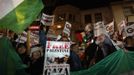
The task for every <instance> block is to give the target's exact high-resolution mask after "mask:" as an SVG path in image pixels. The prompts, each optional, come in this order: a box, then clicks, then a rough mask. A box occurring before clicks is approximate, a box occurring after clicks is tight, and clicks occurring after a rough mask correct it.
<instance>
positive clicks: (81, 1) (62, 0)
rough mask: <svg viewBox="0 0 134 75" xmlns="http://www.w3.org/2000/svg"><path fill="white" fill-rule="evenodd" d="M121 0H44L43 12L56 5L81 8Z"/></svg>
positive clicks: (52, 8)
mask: <svg viewBox="0 0 134 75" xmlns="http://www.w3.org/2000/svg"><path fill="white" fill-rule="evenodd" d="M114 1H122V0H44V2H45V6H46V7H45V12H47V13H51V12H52V11H53V10H54V9H55V8H56V7H57V6H60V5H65V4H71V5H73V6H76V7H78V8H80V9H81V10H85V9H90V8H97V7H100V6H108V5H109V3H110V2H114Z"/></svg>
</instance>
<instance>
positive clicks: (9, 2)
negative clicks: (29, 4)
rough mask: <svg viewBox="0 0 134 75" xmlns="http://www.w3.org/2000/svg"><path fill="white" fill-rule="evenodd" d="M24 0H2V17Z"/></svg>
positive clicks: (0, 13) (0, 5)
mask: <svg viewBox="0 0 134 75" xmlns="http://www.w3.org/2000/svg"><path fill="white" fill-rule="evenodd" d="M23 1H24V0H0V19H2V18H3V17H4V16H5V15H7V14H8V13H9V12H11V11H12V10H13V9H14V8H16V7H17V6H18V5H19V4H21V3H22V2H23Z"/></svg>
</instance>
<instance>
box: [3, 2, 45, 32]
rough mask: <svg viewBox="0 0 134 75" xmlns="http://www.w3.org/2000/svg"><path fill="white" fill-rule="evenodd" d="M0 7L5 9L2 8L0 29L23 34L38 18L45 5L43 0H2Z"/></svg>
mask: <svg viewBox="0 0 134 75" xmlns="http://www.w3.org/2000/svg"><path fill="white" fill-rule="evenodd" d="M11 4H13V7H12V5H11ZM9 5H10V6H9ZM0 6H2V7H3V8H2V7H0V11H1V10H2V11H1V12H0V29H9V30H12V31H14V32H16V33H21V32H23V30H24V29H26V28H27V27H28V26H29V25H30V24H31V23H32V22H33V21H34V20H35V19H36V18H37V16H38V14H39V13H40V11H41V9H42V8H43V3H42V0H24V1H23V0H0ZM6 8H8V9H9V10H8V9H6ZM14 8H15V9H14ZM10 11H11V12H10ZM7 13H8V14H7ZM6 14H7V15H6ZM3 15H4V16H3Z"/></svg>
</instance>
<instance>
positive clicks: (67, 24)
mask: <svg viewBox="0 0 134 75" xmlns="http://www.w3.org/2000/svg"><path fill="white" fill-rule="evenodd" d="M71 27H72V25H71V23H69V22H66V23H65V27H64V30H63V32H64V33H66V34H67V35H68V36H70V30H71Z"/></svg>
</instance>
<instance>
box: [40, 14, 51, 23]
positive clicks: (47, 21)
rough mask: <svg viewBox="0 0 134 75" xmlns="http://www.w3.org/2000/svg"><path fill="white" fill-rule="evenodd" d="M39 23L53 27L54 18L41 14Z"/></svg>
mask: <svg viewBox="0 0 134 75" xmlns="http://www.w3.org/2000/svg"><path fill="white" fill-rule="evenodd" d="M41 23H42V24H43V25H46V26H52V25H54V16H50V15H46V14H44V13H43V14H42V18H41Z"/></svg>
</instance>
